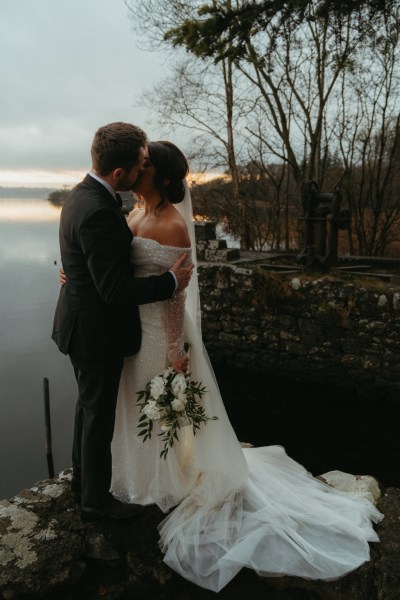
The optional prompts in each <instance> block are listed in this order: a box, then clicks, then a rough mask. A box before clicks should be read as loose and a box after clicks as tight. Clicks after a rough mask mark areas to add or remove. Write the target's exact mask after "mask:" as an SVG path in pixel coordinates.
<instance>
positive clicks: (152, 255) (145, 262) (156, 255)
mask: <svg viewBox="0 0 400 600" xmlns="http://www.w3.org/2000/svg"><path fill="white" fill-rule="evenodd" d="M185 252H186V253H187V254H188V258H189V259H190V257H191V249H190V248H178V247H176V246H163V245H162V244H160V243H159V242H156V241H155V240H151V239H149V238H143V237H134V238H133V240H132V246H131V262H132V264H133V265H134V266H135V275H136V277H148V276H149V275H160V274H161V273H163V272H164V271H165V270H166V269H169V268H170V267H171V266H172V265H173V264H174V263H175V262H176V261H177V260H178V258H179V257H180V256H182V254H183V253H185Z"/></svg>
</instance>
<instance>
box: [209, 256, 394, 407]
mask: <svg viewBox="0 0 400 600" xmlns="http://www.w3.org/2000/svg"><path fill="white" fill-rule="evenodd" d="M198 270H199V281H200V293H201V298H202V315H203V335H204V341H205V344H206V347H207V349H208V352H209V354H210V356H211V358H212V360H213V361H214V362H215V363H221V364H226V365H228V366H233V367H236V368H243V369H249V370H258V371H262V372H265V373H273V374H274V375H277V376H287V375H288V374H290V376H291V377H293V378H295V379H296V380H298V381H305V380H306V381H307V382H310V381H315V382H326V383H329V382H330V381H332V382H335V383H338V382H341V383H342V384H346V382H348V383H350V382H351V383H352V384H353V385H354V384H356V385H358V386H359V387H361V388H365V390H366V392H368V390H371V386H372V387H375V388H379V389H380V390H382V391H383V392H384V393H385V394H390V395H393V396H394V397H397V398H398V393H399V391H400V383H399V367H400V318H399V317H400V294H399V291H398V290H396V288H394V287H390V285H388V284H387V283H385V282H380V281H373V280H367V279H365V280H363V281H358V282H351V281H350V280H342V279H339V278H337V277H334V276H332V275H326V276H323V277H313V276H310V275H295V276H294V275H293V274H291V275H283V274H277V273H274V272H271V271H268V270H266V269H265V268H263V267H262V266H257V265H256V266H252V267H249V268H244V267H243V266H240V265H238V264H229V265H228V264H206V263H202V264H199V267H198Z"/></svg>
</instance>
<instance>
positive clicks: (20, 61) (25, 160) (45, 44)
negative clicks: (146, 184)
mask: <svg viewBox="0 0 400 600" xmlns="http://www.w3.org/2000/svg"><path fill="white" fill-rule="evenodd" d="M0 55H1V56H2V61H1V64H0V93H1V98H2V110H1V113H0V139H1V144H0V169H21V168H45V169H48V168H52V167H55V168H67V169H68V168H69V169H80V168H87V166H88V165H89V164H90V152H89V150H90V144H91V140H92V138H93V134H94V132H95V130H96V129H97V128H98V127H99V126H101V125H103V124H105V123H108V122H111V121H117V120H118V121H119V120H122V121H129V122H134V123H137V124H138V125H141V126H142V127H144V128H145V129H146V130H147V131H148V133H149V135H150V137H157V135H156V132H155V131H154V130H152V129H151V128H150V129H148V127H146V124H147V123H148V119H149V114H148V113H147V112H146V110H145V109H144V108H141V107H140V106H138V98H140V95H141V94H143V93H145V92H144V90H146V89H149V88H150V87H151V86H152V85H153V84H154V83H155V82H156V81H157V80H159V79H162V77H163V75H164V74H165V71H166V65H165V59H164V57H163V55H161V53H158V54H156V53H154V54H153V53H149V52H143V51H140V50H139V49H138V47H137V41H136V38H135V36H134V34H133V32H132V28H131V22H130V20H129V17H128V11H127V8H126V6H125V3H124V1H123V0H84V1H82V0H40V1H39V2H32V0H18V1H15V2H2V3H0Z"/></svg>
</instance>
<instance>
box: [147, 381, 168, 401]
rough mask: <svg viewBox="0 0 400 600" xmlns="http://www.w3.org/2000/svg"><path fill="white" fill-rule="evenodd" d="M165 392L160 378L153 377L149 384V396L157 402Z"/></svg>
mask: <svg viewBox="0 0 400 600" xmlns="http://www.w3.org/2000/svg"><path fill="white" fill-rule="evenodd" d="M164 391H165V381H164V379H163V378H162V377H160V376H159V375H157V376H156V377H153V379H152V380H151V382H150V394H151V395H152V396H153V398H154V400H158V398H159V397H160V396H161V395H162V394H163V393H164Z"/></svg>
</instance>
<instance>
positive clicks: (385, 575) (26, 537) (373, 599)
mask: <svg viewBox="0 0 400 600" xmlns="http://www.w3.org/2000/svg"><path fill="white" fill-rule="evenodd" d="M322 477H323V478H325V479H326V480H327V482H328V483H330V485H333V486H334V487H338V488H340V489H343V490H353V491H360V492H363V491H366V490H367V491H368V492H369V493H370V494H371V497H372V498H373V499H374V501H375V502H376V503H377V504H378V507H379V509H380V510H381V511H382V512H383V513H384V514H385V519H384V520H383V521H382V523H380V524H379V525H378V526H377V531H378V534H379V537H380V540H381V541H380V543H379V544H372V545H371V560H370V562H368V563H366V564H364V565H363V566H362V567H360V568H359V569H358V570H357V571H355V572H353V573H351V574H349V575H348V576H346V577H344V578H342V579H340V580H337V581H332V582H320V581H307V580H303V579H299V578H293V577H276V578H260V577H258V576H257V575H256V574H255V573H253V572H252V571H249V570H246V569H243V570H242V571H241V573H239V575H238V576H237V577H236V578H235V579H234V580H233V581H232V582H231V583H230V584H229V585H228V586H226V588H224V589H223V590H222V591H221V592H220V593H219V594H218V597H219V598H221V599H228V598H229V600H235V599H236V598H240V599H242V598H244V597H246V598H252V600H258V599H259V598H260V599H261V598H262V599H263V600H306V599H307V600H399V599H400V490H399V489H395V488H388V489H386V490H385V491H384V492H383V494H382V496H381V491H380V489H379V485H378V483H377V482H376V480H374V479H373V478H372V477H358V476H353V475H347V474H343V473H340V472H331V473H329V474H325V475H323V476H322ZM69 479H70V472H69V471H64V472H62V473H61V474H59V475H58V476H57V477H55V478H54V479H51V480H46V481H41V482H38V483H37V484H36V485H35V486H34V487H32V488H30V489H26V490H23V491H22V492H21V493H19V494H18V495H17V496H15V497H14V498H12V499H11V500H4V501H2V502H0V533H1V538H0V593H1V597H2V598H3V599H4V600H15V599H21V600H38V599H39V598H40V600H55V599H57V600H67V599H72V598H73V599H74V600H99V599H103V600H114V599H115V600H116V599H125V600H128V599H132V598H135V600H141V599H143V600H144V599H145V598H146V600H148V599H152V600H153V599H154V600H155V599H160V600H166V599H172V598H173V599H174V600H188V599H189V598H190V599H191V600H197V599H199V600H200V599H202V600H203V599H208V598H210V599H211V598H215V594H214V593H213V592H209V591H206V590H203V589H200V588H198V587H196V586H194V585H192V584H191V583H189V582H187V581H185V580H184V579H182V578H181V577H179V576H178V575H177V574H176V573H174V572H172V571H171V570H170V569H169V568H168V567H167V566H166V565H165V564H164V563H163V556H162V553H161V552H160V550H159V548H158V543H157V541H158V533H157V525H158V524H159V522H160V521H161V520H162V518H163V515H162V513H161V512H160V511H159V510H158V509H157V508H156V507H153V506H151V507H148V508H146V509H145V511H144V514H143V516H141V517H140V518H139V519H137V520H132V521H125V522H123V523H109V522H101V523H100V522H98V523H90V524H85V523H82V521H81V520H80V518H79V505H78V503H77V499H76V497H75V496H74V495H73V493H72V492H71V490H70V486H69Z"/></svg>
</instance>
